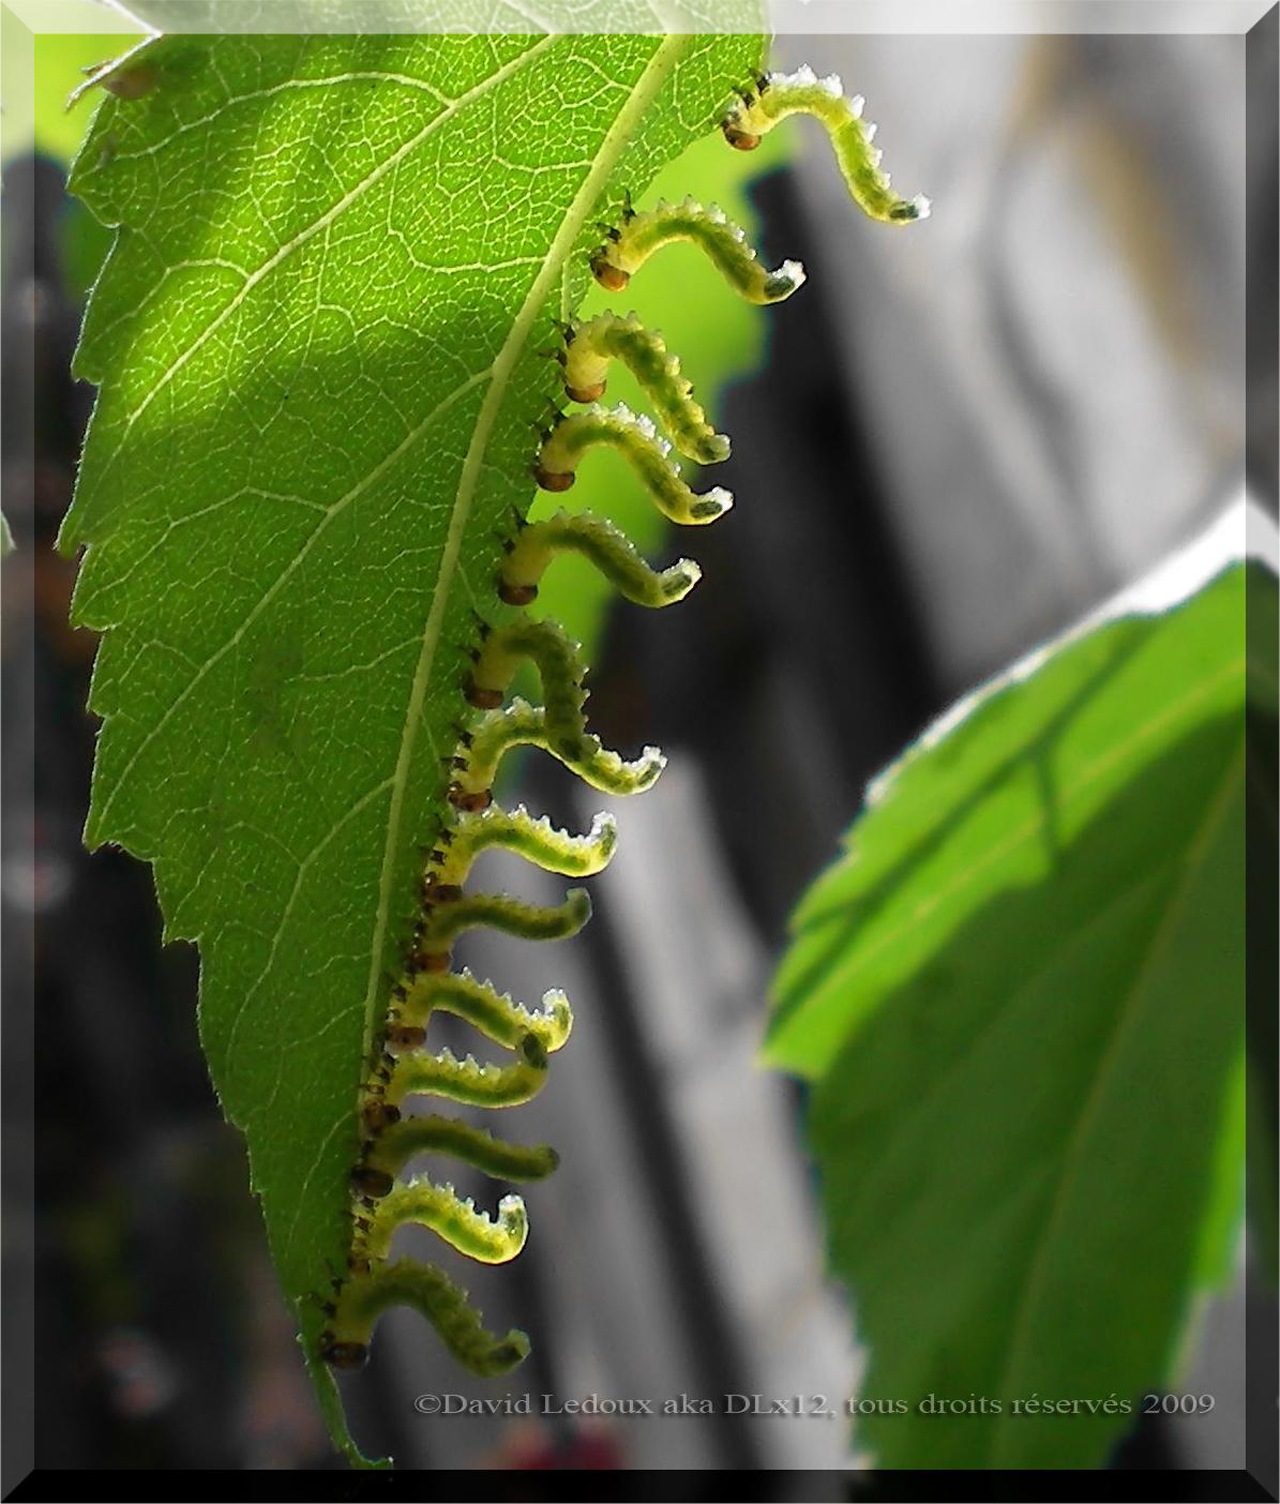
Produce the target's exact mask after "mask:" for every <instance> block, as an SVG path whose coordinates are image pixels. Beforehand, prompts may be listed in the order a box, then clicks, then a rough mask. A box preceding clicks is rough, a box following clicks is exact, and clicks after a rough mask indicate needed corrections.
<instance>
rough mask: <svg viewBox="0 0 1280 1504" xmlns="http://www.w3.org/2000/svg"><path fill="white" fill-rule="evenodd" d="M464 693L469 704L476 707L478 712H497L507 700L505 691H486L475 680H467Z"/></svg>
mask: <svg viewBox="0 0 1280 1504" xmlns="http://www.w3.org/2000/svg"><path fill="white" fill-rule="evenodd" d="M463 693H464V694H465V695H466V697H467V704H468V705H474V706H475V708H476V709H477V710H497V709H498V708H499V707H500V706H501V704H502V702H503V700H504V699H505V698H506V696H505V693H504V691H503V690H500V689H486V688H485V687H484V685H482V684H477V683H476V681H475V680H474V679H468V680H467V682H466V684H465V685H464V686H463Z"/></svg>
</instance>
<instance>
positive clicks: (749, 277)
mask: <svg viewBox="0 0 1280 1504" xmlns="http://www.w3.org/2000/svg"><path fill="white" fill-rule="evenodd" d="M680 240H687V241H690V242H692V243H693V244H694V245H696V246H699V247H700V248H701V249H702V250H703V251H704V252H705V253H706V255H707V257H708V259H709V260H710V261H711V263H712V265H713V266H714V267H715V268H716V270H717V271H718V272H720V274H721V275H722V276H723V277H724V279H725V281H726V282H728V283H729V285H730V286H731V287H733V288H734V289H736V291H737V292H738V293H740V294H741V296H742V297H744V298H745V299H746V300H747V302H748V303H761V304H764V303H780V302H781V301H782V300H783V299H784V298H789V297H790V296H791V294H792V293H793V292H795V290H796V288H797V287H799V286H800V285H801V284H802V283H803V282H804V267H803V266H801V265H800V263H799V262H798V261H784V262H783V263H782V265H781V266H780V267H778V269H777V270H776V271H770V270H769V269H768V268H767V267H764V266H761V264H760V262H759V261H758V260H757V259H756V253H755V251H753V250H752V249H751V247H750V246H749V245H748V244H747V237H746V235H745V234H744V233H743V231H742V230H740V229H739V228H738V226H737V225H735V224H732V223H731V222H730V221H729V220H728V219H726V218H725V215H724V211H723V210H722V209H718V208H717V207H716V206H715V205H714V204H712V205H711V207H710V208H709V209H704V208H703V207H702V205H701V204H699V203H697V202H695V201H694V200H693V199H691V198H687V199H685V201H684V202H683V203H682V204H668V203H664V202H662V201H661V200H660V201H659V203H658V206H657V208H655V209H652V210H650V211H648V212H647V213H643V214H632V215H630V216H629V217H627V218H626V219H624V222H623V223H622V225H620V226H619V227H618V229H617V230H616V231H615V232H614V233H613V234H612V235H611V236H610V237H609V238H608V239H607V240H605V242H604V243H603V244H602V245H601V247H600V249H599V250H598V251H596V253H595V255H593V256H592V258H591V271H592V274H593V276H594V277H595V279H596V281H597V282H599V283H600V285H601V286H602V287H606V288H608V289H609V291H610V292H621V290H622V289H623V288H624V287H625V286H626V285H627V283H628V282H630V280H631V278H632V276H633V275H634V274H635V273H636V272H638V271H639V270H640V268H641V267H642V266H643V265H644V264H645V262H646V261H647V260H648V259H649V257H650V256H652V255H653V254H654V252H655V251H659V250H661V249H662V247H663V246H664V245H671V244H672V243H673V242H675V241H680Z"/></svg>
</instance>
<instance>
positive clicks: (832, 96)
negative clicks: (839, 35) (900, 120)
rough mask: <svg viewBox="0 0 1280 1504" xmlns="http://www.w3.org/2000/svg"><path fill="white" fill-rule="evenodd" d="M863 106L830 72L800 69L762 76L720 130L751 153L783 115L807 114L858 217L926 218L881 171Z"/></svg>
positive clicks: (921, 200)
mask: <svg viewBox="0 0 1280 1504" xmlns="http://www.w3.org/2000/svg"><path fill="white" fill-rule="evenodd" d="M863 104H864V100H863V98H862V96H861V95H860V94H856V95H854V97H853V98H852V99H846V98H845V97H844V92H843V90H842V88H841V84H840V80H839V78H837V77H836V75H835V74H834V73H833V74H831V75H830V76H829V77H828V78H818V77H817V75H816V74H815V73H814V71H813V69H812V68H809V67H802V68H798V69H797V70H796V72H794V73H790V74H786V73H770V74H768V75H767V76H766V77H765V78H764V79H762V80H761V81H760V90H759V93H758V94H756V95H754V96H753V97H751V98H749V99H744V100H743V102H742V103H741V104H740V105H735V106H734V108H733V109H731V110H730V111H729V113H728V114H727V115H726V116H725V118H724V121H723V124H722V126H721V129H722V130H723V131H724V136H725V140H726V141H728V142H729V144H730V145H731V146H736V147H737V148H738V149H739V151H751V150H753V149H754V148H755V147H757V146H759V144H760V138H761V137H762V136H764V135H766V134H767V133H768V132H769V131H771V130H772V129H773V128H774V126H775V125H777V124H778V122H779V121H781V120H785V119H786V118H787V116H788V115H812V116H814V117H815V119H817V120H820V121H821V122H822V124H823V125H824V126H825V127H826V130H827V134H828V135H829V136H830V137H831V145H832V147H833V148H834V150H835V154H836V161H837V162H838V163H839V166H840V171H841V173H842V174H843V176H844V180H845V183H846V184H847V185H848V188H849V192H850V193H851V194H852V196H853V200H854V202H855V203H856V204H857V205H858V207H859V208H860V209H861V210H862V211H863V213H864V214H866V215H868V216H869V217H870V218H872V219H876V220H879V221H880V222H881V223H882V224H891V225H892V224H909V223H911V221H913V220H917V219H926V218H927V217H928V214H929V200H928V199H927V198H925V196H924V195H923V194H917V195H916V196H915V198H912V199H904V198H902V197H901V196H900V195H899V194H897V193H895V192H894V191H893V184H892V181H891V179H890V177H889V174H888V173H887V172H881V170H880V161H881V152H880V150H879V148H878V147H875V146H873V145H872V144H871V142H872V139H873V138H874V136H875V126H874V125H869V124H867V123H865V122H864V121H863V119H862V109H863Z"/></svg>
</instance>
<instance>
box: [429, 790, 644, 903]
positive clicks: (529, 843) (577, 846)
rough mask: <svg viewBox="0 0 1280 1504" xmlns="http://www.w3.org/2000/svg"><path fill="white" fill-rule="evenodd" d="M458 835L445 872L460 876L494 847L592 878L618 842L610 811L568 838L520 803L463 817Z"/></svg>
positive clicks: (551, 869)
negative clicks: (538, 818) (479, 855)
mask: <svg viewBox="0 0 1280 1504" xmlns="http://www.w3.org/2000/svg"><path fill="white" fill-rule="evenodd" d="M456 833H457V837H458V839H457V840H455V842H454V844H453V846H452V847H451V848H450V851H449V855H448V857H447V858H446V859H445V865H444V869H443V870H444V871H445V872H447V873H448V874H449V875H450V876H453V877H457V878H458V879H459V880H461V878H462V877H464V876H465V875H466V873H467V872H468V871H469V869H470V867H471V864H472V862H473V861H474V860H475V858H476V856H477V855H478V854H479V853H480V852H481V851H485V850H487V849H488V848H489V847H492V846H496V847H498V848H500V849H501V850H503V851H513V852H515V853H516V855H517V856H523V857H525V858H526V859H527V860H529V861H531V862H534V863H536V864H537V865H538V866H539V867H541V868H542V869H543V870H544V871H546V872H559V873H562V874H563V875H564V876H565V877H592V876H594V875H595V873H597V872H602V871H603V870H604V868H605V867H606V866H607V865H608V863H609V858H610V857H611V856H612V855H613V851H614V847H615V846H616V845H617V843H618V824H617V821H616V820H615V819H614V818H613V816H612V815H609V814H599V815H597V816H596V817H595V819H594V821H593V822H592V825H591V829H590V831H588V832H587V834H586V835H584V836H572V835H570V834H569V833H568V831H565V830H557V829H556V827H555V826H554V825H552V823H551V822H550V820H548V819H547V818H546V817H545V816H543V817H542V819H540V820H537V819H534V817H533V816H532V815H531V814H530V813H529V811H528V810H527V809H525V807H524V805H523V804H521V805H518V806H517V807H516V808H515V809H513V810H509V811H508V810H503V809H488V810H486V811H484V813H482V814H479V815H466V816H463V817H462V818H461V819H460V820H459V821H458V826H457V832H456ZM459 897H461V894H459Z"/></svg>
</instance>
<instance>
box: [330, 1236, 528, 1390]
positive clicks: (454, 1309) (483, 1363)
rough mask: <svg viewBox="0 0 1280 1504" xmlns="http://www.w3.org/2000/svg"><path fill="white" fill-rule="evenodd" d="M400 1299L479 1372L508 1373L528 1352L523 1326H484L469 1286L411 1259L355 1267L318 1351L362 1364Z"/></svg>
mask: <svg viewBox="0 0 1280 1504" xmlns="http://www.w3.org/2000/svg"><path fill="white" fill-rule="evenodd" d="M398 1305H408V1306H412V1307H413V1308H414V1309H415V1310H417V1311H419V1312H421V1314H422V1315H423V1316H425V1317H426V1319H427V1320H428V1321H429V1322H430V1323H431V1324H432V1326H433V1327H435V1329H436V1331H437V1332H438V1333H439V1335H440V1338H441V1340H442V1341H443V1342H444V1344H445V1346H446V1347H447V1348H448V1349H449V1351H450V1352H451V1353H452V1354H453V1356H454V1358H455V1359H456V1360H457V1361H458V1362H459V1363H461V1364H462V1366H463V1367H464V1368H466V1369H467V1370H468V1371H469V1372H470V1373H474V1374H477V1375H478V1376H480V1377H481V1378H489V1377H494V1376H497V1375H499V1374H504V1373H510V1371H511V1370H512V1369H513V1368H515V1367H516V1366H517V1364H519V1363H521V1362H522V1361H523V1360H524V1359H525V1358H526V1357H527V1356H528V1353H529V1339H528V1337H526V1336H525V1334H524V1333H523V1332H521V1331H516V1330H514V1329H513V1330H511V1331H509V1332H508V1333H507V1334H506V1336H504V1337H498V1336H495V1335H494V1334H493V1333H492V1332H490V1331H488V1330H486V1328H485V1325H484V1322H483V1320H482V1318H481V1316H480V1313H479V1312H478V1311H477V1310H476V1309H475V1307H474V1306H472V1305H471V1303H470V1302H469V1301H468V1299H467V1292H466V1291H465V1290H463V1289H461V1288H460V1287H459V1286H458V1285H455V1284H454V1282H453V1281H452V1280H451V1279H450V1278H449V1276H448V1275H447V1274H446V1273H445V1272H444V1270H442V1269H438V1268H436V1267H435V1265H433V1264H416V1263H413V1262H411V1261H410V1260H408V1259H400V1260H399V1261H397V1262H396V1263H394V1264H388V1265H386V1266H384V1267H381V1268H377V1269H372V1270H369V1271H367V1272H362V1273H356V1274H354V1275H352V1277H351V1278H350V1279H348V1280H347V1281H346V1283H345V1284H344V1285H343V1287H342V1289H341V1291H340V1292H339V1296H338V1300H337V1302H336V1306H335V1309H334V1313H333V1316H332V1318H331V1319H330V1322H329V1326H328V1328H327V1330H326V1331H325V1332H324V1334H323V1336H322V1337H321V1339H320V1356H321V1357H322V1358H323V1359H324V1360H325V1362H327V1363H329V1364H331V1365H332V1366H333V1367H334V1368H339V1369H353V1368H361V1367H363V1366H364V1363H365V1361H366V1360H367V1358H368V1356H369V1341H370V1338H371V1337H372V1335H373V1328H374V1326H375V1324H376V1323H377V1320H378V1318H379V1317H380V1316H381V1315H382V1313H383V1312H384V1311H385V1310H387V1309H388V1308H389V1307H391V1306H398Z"/></svg>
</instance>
